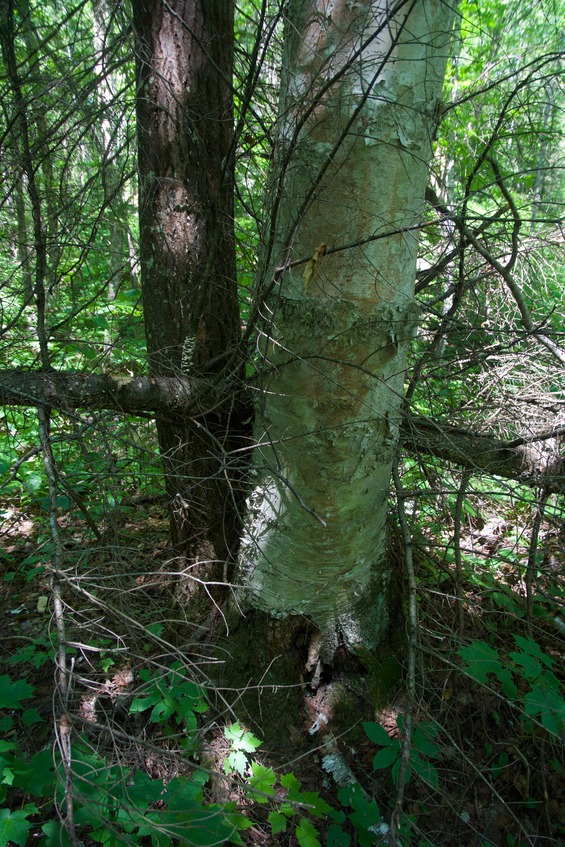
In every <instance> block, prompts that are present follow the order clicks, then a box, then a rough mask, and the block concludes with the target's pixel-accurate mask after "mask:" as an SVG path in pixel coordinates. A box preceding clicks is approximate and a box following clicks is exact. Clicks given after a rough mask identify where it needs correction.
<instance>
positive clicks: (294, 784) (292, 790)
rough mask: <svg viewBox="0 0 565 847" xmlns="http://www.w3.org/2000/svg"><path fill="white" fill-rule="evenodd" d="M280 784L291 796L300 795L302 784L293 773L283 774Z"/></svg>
mask: <svg viewBox="0 0 565 847" xmlns="http://www.w3.org/2000/svg"><path fill="white" fill-rule="evenodd" d="M280 782H281V785H282V787H283V788H286V790H287V791H288V792H289V795H292V794H295V795H296V794H297V793H300V783H299V781H298V780H297V779H296V777H295V775H294V774H293V772H292V771H289V772H288V773H283V775H282V776H281V780H280Z"/></svg>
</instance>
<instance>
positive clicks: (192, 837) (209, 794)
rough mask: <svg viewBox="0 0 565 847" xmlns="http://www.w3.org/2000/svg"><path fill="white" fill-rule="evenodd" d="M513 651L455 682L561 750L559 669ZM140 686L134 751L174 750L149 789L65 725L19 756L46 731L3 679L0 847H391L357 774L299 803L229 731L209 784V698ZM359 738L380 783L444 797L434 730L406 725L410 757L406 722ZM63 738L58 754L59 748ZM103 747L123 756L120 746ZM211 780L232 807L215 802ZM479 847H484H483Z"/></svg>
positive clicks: (383, 815) (76, 727)
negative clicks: (146, 732) (506, 709)
mask: <svg viewBox="0 0 565 847" xmlns="http://www.w3.org/2000/svg"><path fill="white" fill-rule="evenodd" d="M514 642H515V649H514V650H512V651H509V652H507V653H506V654H502V652H501V651H498V650H496V649H494V648H493V647H492V646H491V645H489V644H488V643H487V642H485V641H482V640H475V641H472V642H470V643H468V644H466V645H464V646H462V647H461V648H460V649H459V651H458V662H459V666H460V671H461V673H462V674H464V675H465V676H466V677H467V678H468V679H469V680H470V681H472V682H474V683H477V684H478V685H481V686H488V687H489V688H492V689H493V690H495V691H496V692H497V694H498V695H499V696H500V698H501V700H502V701H504V702H505V703H506V704H509V705H510V706H511V708H512V709H513V710H514V712H515V717H516V720H517V721H519V722H520V733H521V735H522V736H523V738H524V739H527V738H528V737H532V736H538V737H539V736H540V734H542V735H544V736H545V739H546V742H547V743H548V744H550V745H551V744H556V745H557V744H559V743H560V739H562V738H563V734H564V731H565V701H564V699H563V697H564V687H563V684H562V682H560V680H559V678H558V676H557V675H556V674H555V673H554V670H555V668H554V666H555V660H554V659H553V658H552V657H551V656H549V655H547V654H546V653H545V652H544V651H543V650H542V649H541V648H540V647H539V645H538V644H537V643H536V642H535V641H534V640H532V639H529V638H525V637H522V636H519V635H514ZM43 648H44V645H41V644H36V645H35V649H36V652H37V664H41V663H43V662H44V655H48V652H49V651H47V650H45V649H43ZM33 659H34V657H33V656H32V655H30V647H29V646H26V647H24V648H23V650H22V651H21V655H18V654H15V655H14V656H13V657H12V664H13V665H14V670H15V668H17V666H18V661H19V660H22V661H23V660H25V662H26V663H27V662H31V664H32V665H33V664H34V661H33ZM136 683H137V684H136V689H135V695H134V696H132V697H130V698H129V700H128V707H127V720H128V721H131V724H129V725H128V724H127V723H126V724H125V725H126V726H129V728H130V730H131V736H132V737H134V738H135V737H136V735H135V732H136V730H137V729H139V726H138V725H136V723H135V722H136V721H138V720H140V719H141V718H143V721H144V724H143V725H144V726H145V727H149V728H150V727H151V726H154V727H156V728H158V729H159V737H160V738H161V743H162V745H163V756H164V758H166V757H167V747H168V748H169V750H172V749H173V747H174V750H175V755H174V757H173V758H172V759H171V761H174V768H171V769H170V771H169V774H168V775H167V776H166V777H163V776H161V777H159V778H157V777H155V775H153V774H151V773H149V772H148V770H147V769H145V768H143V767H140V766H139V764H135V763H134V762H133V761H132V762H130V763H127V762H126V761H125V757H124V760H123V761H120V760H119V757H117V756H116V755H115V754H114V755H112V753H111V752H108V748H107V747H106V748H105V747H104V745H103V744H102V743H101V740H100V730H101V729H102V727H97V728H98V730H99V732H98V735H97V736H93V733H92V729H93V727H92V726H91V727H90V731H89V728H88V726H82V725H81V723H80V721H74V720H73V718H72V716H70V715H68V716H67V715H66V714H62V715H60V716H59V717H58V718H57V719H56V720H55V721H54V729H55V736H54V737H53V739H51V740H50V739H48V740H47V743H46V744H45V746H44V748H43V749H41V750H38V751H37V752H34V753H28V752H26V749H25V745H24V744H23V743H22V740H23V737H24V736H25V734H26V733H29V732H32V731H35V730H36V729H37V727H38V725H40V724H42V723H43V722H45V720H46V719H45V717H42V716H41V714H40V713H39V712H38V710H37V709H36V708H34V706H33V702H34V695H35V689H34V686H33V685H31V684H30V683H29V682H28V681H27V679H26V678H17V677H16V676H15V675H14V673H12V674H11V675H4V676H2V677H1V678H0V710H1V711H0V730H1V732H2V740H1V741H0V801H1V808H0V847H7V845H10V844H16V845H19V847H26V845H27V844H28V843H31V841H30V839H33V843H34V844H38V845H39V847H56V846H57V845H62V847H72V845H73V843H76V842H77V840H78V842H79V843H85V841H86V842H88V841H89V842H94V843H97V844H100V845H103V847H105V846H106V845H108V847H109V845H114V844H116V845H117V844H131V845H140V847H145V846H146V845H148V844H150V845H151V847H168V845H174V844H178V845H198V847H212V845H218V844H224V843H232V844H242V843H247V840H246V832H247V831H248V830H250V829H253V828H257V827H260V828H261V829H262V830H263V831H264V830H265V829H267V830H268V831H269V832H270V836H271V837H272V839H274V840H275V842H277V841H278V840H280V839H281V838H282V836H283V834H285V837H286V836H287V835H292V836H293V838H294V839H295V840H296V842H297V843H298V844H299V845H300V847H320V845H322V844H325V845H327V847H350V845H354V844H359V845H361V847H369V845H374V844H384V843H388V842H387V840H386V839H387V838H388V833H389V824H388V822H387V818H388V817H389V815H388V814H387V810H386V809H383V808H382V807H381V805H380V803H379V802H378V801H377V799H376V798H375V797H374V796H372V794H371V790H370V788H369V786H368V785H367V786H366V785H364V784H363V779H362V777H360V778H359V779H358V778H357V777H356V775H355V774H354V772H353V770H351V769H350V770H349V772H348V775H347V778H346V779H345V780H344V779H342V780H341V781H340V785H339V787H338V788H337V789H336V791H335V792H334V793H333V798H334V799H333V800H332V802H331V803H330V802H328V801H327V800H326V799H325V798H323V797H322V796H321V795H320V793H319V792H313V791H307V790H305V789H304V788H303V786H302V785H301V782H300V779H299V778H298V777H297V776H296V775H295V773H294V772H292V771H283V772H280V771H275V769H274V768H272V767H271V766H269V765H268V764H266V763H263V762H262V761H260V759H259V749H260V747H261V740H260V739H259V738H257V737H256V736H255V735H254V734H253V733H252V732H250V731H249V730H248V729H247V728H246V727H245V726H244V725H242V724H241V723H240V722H238V721H234V722H233V723H231V724H227V725H225V726H224V728H223V753H222V761H221V762H220V761H217V762H216V765H217V772H216V773H213V772H212V771H211V769H210V763H209V762H208V763H207V765H206V766H204V763H203V759H202V758H201V756H200V751H201V741H202V738H201V730H200V727H201V721H202V716H204V715H205V714H206V713H207V712H208V711H209V709H210V706H209V698H208V692H207V690H206V688H205V687H204V686H202V685H201V684H199V683H197V682H195V681H194V680H193V679H191V678H190V676H189V675H188V674H187V672H186V669H185V668H184V667H183V666H181V665H180V663H178V662H175V663H172V664H171V665H170V666H169V667H168V668H160V669H158V670H157V669H155V668H154V669H149V668H142V669H140V670H139V671H138V673H137V680H136ZM363 728H364V733H365V736H366V742H367V743H368V744H370V745H372V747H373V758H372V768H373V771H374V773H375V774H376V775H378V774H380V775H381V776H382V775H383V774H385V775H388V777H387V778H389V779H390V780H391V781H392V783H393V784H395V785H396V784H397V783H398V780H399V779H400V778H402V779H403V780H404V781H405V783H406V784H408V783H410V781H413V780H420V781H421V782H422V783H423V784H424V785H425V786H427V788H428V790H429V791H432V792H438V793H441V792H442V791H443V790H444V788H445V780H446V776H445V766H446V742H445V739H444V738H443V734H442V727H441V726H440V725H439V723H437V722H434V721H430V720H426V721H418V720H417V721H415V723H414V725H413V727H412V730H411V735H410V744H409V745H406V744H405V741H406V727H405V723H404V720H403V718H402V716H400V717H399V719H398V722H397V727H396V731H395V732H393V733H391V732H390V731H387V730H386V729H385V728H384V727H383V726H382V725H381V724H380V723H379V722H377V721H369V722H366V723H365V724H364V725H363ZM65 734H67V736H68V738H69V739H70V741H71V743H70V744H69V746H68V747H66V746H65V744H64V743H62V742H61V738H62V736H63V735H65ZM95 738H96V739H97V740H95ZM113 744H114V745H116V746H118V745H119V744H120V738H119V736H116V737H115V738H114V739H113ZM487 746H488V745H487ZM490 746H491V748H492V747H493V745H492V744H491V745H490ZM488 753H489V751H488V750H486V754H487V755H488ZM490 753H491V759H492V762H491V765H490V771H491V775H492V777H493V778H495V777H496V774H497V770H498V771H500V770H501V769H503V768H504V767H505V764H506V760H505V757H504V751H501V752H499V754H498V757H495V756H494V755H492V754H493V753H494V749H491V750H490ZM406 755H407V756H408V758H407V760H406V766H405V768H404V769H402V761H403V756H406ZM328 758H331V756H329V757H328ZM548 767H549V768H550V770H551V772H552V776H553V777H555V778H557V777H562V776H563V767H562V765H561V764H560V762H559V760H558V757H554V758H553V759H551V758H550V759H549V760H548ZM328 770H329V771H330V772H331V769H330V768H328ZM402 771H403V773H402ZM401 774H402V776H401ZM218 779H219V780H220V781H221V782H222V784H223V793H224V794H225V795H227V796H228V797H229V799H222V800H221V801H218V800H215V799H214V798H213V793H214V792H213V790H212V785H213V783H214V782H217V781H218ZM523 802H524V805H525V806H526V807H527V806H528V803H529V804H530V805H531V804H532V803H535V802H536V800H535V798H533V797H525V798H524V801H523ZM414 823H415V818H414V816H410V815H408V814H406V815H404V816H403V817H402V818H401V820H400V826H399V829H398V839H399V840H398V843H399V845H402V847H405V845H419V847H430V845H431V844H432V842H430V841H427V840H421V839H419V838H418V837H417V835H416V831H417V827H415V826H414ZM512 838H513V837H510V836H509V840H507V844H508V845H510V846H511V847H512V845H517V844H520V843H522V842H520V840H516V839H514V840H512ZM524 843H526V842H524ZM489 844H491V842H488V840H487V841H485V842H483V847H489Z"/></svg>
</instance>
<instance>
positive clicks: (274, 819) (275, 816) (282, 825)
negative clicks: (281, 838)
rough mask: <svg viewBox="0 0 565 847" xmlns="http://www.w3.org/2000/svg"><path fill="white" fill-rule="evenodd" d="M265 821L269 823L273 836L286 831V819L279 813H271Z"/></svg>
mask: <svg viewBox="0 0 565 847" xmlns="http://www.w3.org/2000/svg"><path fill="white" fill-rule="evenodd" d="M267 820H268V821H269V824H270V826H271V832H272V834H273V835H278V833H279V832H284V831H285V830H286V825H287V819H286V817H285V816H284V815H281V813H280V812H271V813H270V814H269V817H268V818H267Z"/></svg>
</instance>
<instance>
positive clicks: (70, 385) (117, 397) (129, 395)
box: [0, 370, 234, 417]
mask: <svg viewBox="0 0 565 847" xmlns="http://www.w3.org/2000/svg"><path fill="white" fill-rule="evenodd" d="M228 399H229V400H230V402H231V403H232V404H233V399H234V398H233V395H231V396H230V397H229V398H228V393H227V391H226V389H225V388H222V387H221V386H218V387H212V385H211V383H210V381H209V380H203V379H188V378H187V377H164V376H161V377H150V376H135V377H123V376H111V375H110V374H85V373H73V372H70V371H24V370H6V371H0V405H2V406H50V407H51V408H53V409H58V410H60V411H70V410H72V409H109V410H112V409H115V410H116V411H118V412H125V413H129V414H134V415H135V414H137V413H140V412H162V413H164V414H167V415H182V416H185V417H186V416H188V415H191V416H194V417H197V416H200V415H202V414H206V413H207V412H209V411H212V410H213V409H217V408H218V407H220V406H221V405H223V403H225V402H226V401H227V400H228Z"/></svg>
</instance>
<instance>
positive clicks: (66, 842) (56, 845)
mask: <svg viewBox="0 0 565 847" xmlns="http://www.w3.org/2000/svg"><path fill="white" fill-rule="evenodd" d="M41 831H42V832H43V833H44V835H45V838H42V839H41V841H40V842H39V847H72V844H71V839H70V838H69V833H68V832H67V827H66V826H64V824H62V823H61V821H60V820H58V819H56V820H51V821H47V823H44V824H43V826H42V827H41Z"/></svg>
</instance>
